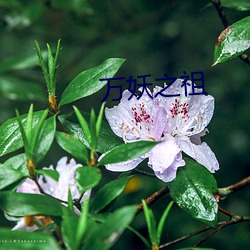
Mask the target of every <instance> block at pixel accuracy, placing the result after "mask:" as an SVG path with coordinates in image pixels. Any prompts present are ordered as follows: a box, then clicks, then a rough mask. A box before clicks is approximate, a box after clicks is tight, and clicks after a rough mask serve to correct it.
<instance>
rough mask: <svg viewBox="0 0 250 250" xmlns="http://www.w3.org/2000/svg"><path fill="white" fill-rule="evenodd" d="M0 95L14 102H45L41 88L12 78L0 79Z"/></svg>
mask: <svg viewBox="0 0 250 250" xmlns="http://www.w3.org/2000/svg"><path fill="white" fill-rule="evenodd" d="M0 93H1V94H2V95H3V96H5V97H6V98H8V99H10V100H14V101H25V102H28V101H40V102H42V101H45V100H46V98H45V95H44V90H43V88H42V86H40V85H39V84H35V83H30V82H26V81H23V80H20V79H16V78H14V77H7V76H1V77H0Z"/></svg>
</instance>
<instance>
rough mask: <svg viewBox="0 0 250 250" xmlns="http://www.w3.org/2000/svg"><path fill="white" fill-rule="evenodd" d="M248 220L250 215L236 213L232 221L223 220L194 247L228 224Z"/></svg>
mask: <svg viewBox="0 0 250 250" xmlns="http://www.w3.org/2000/svg"><path fill="white" fill-rule="evenodd" d="M247 221H250V217H249V216H238V215H234V217H232V219H231V220H230V221H224V222H222V223H221V224H220V225H219V226H218V227H217V228H216V229H214V230H212V231H211V232H209V233H208V234H207V235H205V236H204V237H203V238H202V239H200V240H199V241H198V242H197V243H196V244H195V245H194V247H197V246H199V245H201V244H202V243H203V242H204V241H206V240H207V239H208V238H209V237H211V236H212V235H214V234H215V233H217V232H219V231H220V230H222V229H223V228H225V227H227V226H230V225H233V224H238V223H241V222H247Z"/></svg>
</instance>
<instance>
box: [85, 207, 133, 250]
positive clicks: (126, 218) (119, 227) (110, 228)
mask: <svg viewBox="0 0 250 250" xmlns="http://www.w3.org/2000/svg"><path fill="white" fill-rule="evenodd" d="M136 209H137V207H136V206H127V207H123V208H120V209H117V210H116V211H115V212H113V213H112V214H110V215H109V216H108V217H107V219H106V220H105V221H104V223H103V224H101V225H98V226H95V227H93V228H92V230H91V231H90V233H89V235H88V237H87V239H86V244H85V245H84V247H83V249H84V250H89V249H102V250H106V249H109V248H110V247H111V246H112V245H113V244H114V243H115V242H116V241H117V239H118V238H119V237H120V235H121V234H122V233H123V231H124V230H125V229H126V227H127V226H128V225H129V224H130V223H131V221H132V220H133V218H134V216H135V212H136Z"/></svg>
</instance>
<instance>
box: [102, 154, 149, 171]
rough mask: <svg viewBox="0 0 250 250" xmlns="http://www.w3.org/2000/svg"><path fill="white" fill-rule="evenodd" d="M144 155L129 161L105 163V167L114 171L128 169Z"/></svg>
mask: <svg viewBox="0 0 250 250" xmlns="http://www.w3.org/2000/svg"><path fill="white" fill-rule="evenodd" d="M145 158H146V157H139V158H136V159H133V160H130V161H124V162H118V163H114V164H107V165H105V167H106V169H108V170H110V171H114V172H123V171H129V170H132V169H134V168H136V167H137V165H139V164H140V163H141V162H142V161H143V160H144V159H145Z"/></svg>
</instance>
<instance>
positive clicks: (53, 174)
mask: <svg viewBox="0 0 250 250" xmlns="http://www.w3.org/2000/svg"><path fill="white" fill-rule="evenodd" d="M36 173H37V174H40V175H44V176H48V177H50V178H51V179H53V180H55V181H58V179H59V173H58V172H57V171H56V170H52V169H37V170H36Z"/></svg>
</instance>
